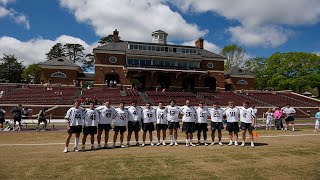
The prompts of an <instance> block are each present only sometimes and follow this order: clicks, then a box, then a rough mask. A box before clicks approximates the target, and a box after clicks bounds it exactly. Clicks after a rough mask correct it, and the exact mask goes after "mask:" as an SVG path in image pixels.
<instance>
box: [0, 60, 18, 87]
mask: <svg viewBox="0 0 320 180" xmlns="http://www.w3.org/2000/svg"><path fill="white" fill-rule="evenodd" d="M23 69H24V66H23V65H22V62H18V59H17V58H16V57H15V56H14V55H6V54H4V55H3V57H2V58H1V59H0V81H2V82H10V83H17V82H21V74H22V72H23Z"/></svg>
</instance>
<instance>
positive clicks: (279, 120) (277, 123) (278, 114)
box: [273, 106, 283, 130]
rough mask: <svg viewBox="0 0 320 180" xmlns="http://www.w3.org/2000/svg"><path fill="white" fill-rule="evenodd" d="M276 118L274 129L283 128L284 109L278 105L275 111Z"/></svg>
mask: <svg viewBox="0 0 320 180" xmlns="http://www.w3.org/2000/svg"><path fill="white" fill-rule="evenodd" d="M273 115H274V119H275V129H274V130H280V129H281V130H283V123H282V118H281V117H282V110H281V108H280V107H279V106H278V107H276V108H275V111H274V114H273Z"/></svg>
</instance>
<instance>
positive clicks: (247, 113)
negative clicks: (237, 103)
mask: <svg viewBox="0 0 320 180" xmlns="http://www.w3.org/2000/svg"><path fill="white" fill-rule="evenodd" d="M239 110H240V121H241V122H243V123H252V118H254V117H255V114H254V112H253V110H252V108H248V109H246V108H244V107H242V108H240V109H239Z"/></svg>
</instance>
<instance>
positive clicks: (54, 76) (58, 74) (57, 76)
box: [50, 71, 67, 79]
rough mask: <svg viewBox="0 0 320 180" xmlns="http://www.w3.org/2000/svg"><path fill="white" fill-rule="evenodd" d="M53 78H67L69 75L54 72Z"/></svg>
mask: <svg viewBox="0 0 320 180" xmlns="http://www.w3.org/2000/svg"><path fill="white" fill-rule="evenodd" d="M50 77H52V78H63V79H64V78H67V75H66V74H65V73H63V72H61V71H57V72H54V73H52V74H51V75H50Z"/></svg>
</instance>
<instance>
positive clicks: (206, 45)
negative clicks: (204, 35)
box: [182, 40, 221, 54]
mask: <svg viewBox="0 0 320 180" xmlns="http://www.w3.org/2000/svg"><path fill="white" fill-rule="evenodd" d="M195 41H196V40H193V41H187V42H184V43H182V45H186V46H195ZM203 48H204V49H206V50H208V51H211V52H214V53H216V54H219V53H220V51H221V48H220V47H219V46H217V45H215V44H213V43H211V42H208V41H206V40H204V42H203Z"/></svg>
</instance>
